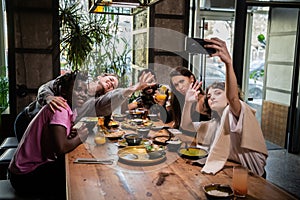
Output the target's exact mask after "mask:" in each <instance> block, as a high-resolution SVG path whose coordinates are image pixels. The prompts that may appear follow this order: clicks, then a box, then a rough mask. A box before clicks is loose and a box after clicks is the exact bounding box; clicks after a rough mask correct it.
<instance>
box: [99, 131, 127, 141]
mask: <svg viewBox="0 0 300 200" xmlns="http://www.w3.org/2000/svg"><path fill="white" fill-rule="evenodd" d="M103 131H104V136H105V137H106V138H108V139H111V140H115V139H119V138H122V137H123V135H125V133H126V132H125V131H123V130H103Z"/></svg>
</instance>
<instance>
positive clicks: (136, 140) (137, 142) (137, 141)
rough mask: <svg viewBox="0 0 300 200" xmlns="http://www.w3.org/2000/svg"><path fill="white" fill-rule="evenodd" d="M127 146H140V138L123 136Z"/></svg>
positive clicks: (132, 135) (136, 135) (128, 135)
mask: <svg viewBox="0 0 300 200" xmlns="http://www.w3.org/2000/svg"><path fill="white" fill-rule="evenodd" d="M124 138H125V140H126V142H127V144H128V146H137V145H140V144H141V142H142V139H143V138H142V137H140V136H139V135H138V134H135V133H131V134H127V135H125V136H124Z"/></svg>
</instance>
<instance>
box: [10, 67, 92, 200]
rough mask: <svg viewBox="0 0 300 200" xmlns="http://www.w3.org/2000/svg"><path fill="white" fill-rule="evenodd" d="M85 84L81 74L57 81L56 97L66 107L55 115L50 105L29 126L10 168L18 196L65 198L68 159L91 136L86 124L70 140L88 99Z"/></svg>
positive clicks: (68, 75) (74, 74)
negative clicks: (78, 115) (66, 163)
mask: <svg viewBox="0 0 300 200" xmlns="http://www.w3.org/2000/svg"><path fill="white" fill-rule="evenodd" d="M85 80H86V77H82V76H81V75H80V74H77V72H72V73H66V74H64V75H62V76H60V77H59V78H58V79H56V81H55V83H54V88H55V95H56V96H61V97H62V98H64V99H66V102H67V105H66V107H61V108H60V110H55V111H54V112H53V111H52V109H51V108H50V105H49V104H47V105H45V106H44V107H42V109H41V110H40V111H39V112H38V113H37V115H36V116H35V117H34V118H33V120H32V121H31V122H30V124H29V125H28V127H27V129H26V131H25V133H24V135H23V137H22V139H21V141H20V143H19V145H18V147H17V150H16V153H15V155H14V157H13V159H12V161H11V163H10V165H9V174H10V181H11V184H12V186H13V187H14V188H15V190H16V191H17V192H18V193H20V194H25V195H27V194H29V195H37V196H39V197H41V196H42V197H47V198H49V199H51V198H53V199H64V198H65V173H64V155H65V154H66V153H67V152H70V151H72V150H73V149H75V148H76V147H77V146H78V145H79V144H81V143H82V142H83V141H85V140H86V138H87V136H88V130H87V128H86V127H85V124H83V125H82V126H81V127H79V128H78V129H77V134H76V135H75V136H73V137H71V138H69V137H68V136H69V135H70V134H71V131H72V127H73V125H74V120H75V118H76V111H75V110H76V109H77V108H80V107H81V106H82V105H83V104H84V102H85V101H86V99H87V85H86V83H85ZM50 197H51V198H50Z"/></svg>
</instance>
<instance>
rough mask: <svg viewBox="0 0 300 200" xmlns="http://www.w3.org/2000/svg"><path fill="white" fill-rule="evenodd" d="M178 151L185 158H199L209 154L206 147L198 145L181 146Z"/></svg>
mask: <svg viewBox="0 0 300 200" xmlns="http://www.w3.org/2000/svg"><path fill="white" fill-rule="evenodd" d="M178 153H179V155H180V156H181V157H183V158H188V159H192V160H197V159H200V158H204V157H206V156H207V154H208V152H207V151H206V150H205V149H202V148H198V147H187V148H180V149H179V150H178Z"/></svg>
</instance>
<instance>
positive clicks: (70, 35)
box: [59, 2, 110, 70]
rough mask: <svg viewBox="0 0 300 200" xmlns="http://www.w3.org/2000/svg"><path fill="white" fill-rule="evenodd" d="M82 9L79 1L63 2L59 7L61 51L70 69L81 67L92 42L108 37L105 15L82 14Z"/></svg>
mask: <svg viewBox="0 0 300 200" xmlns="http://www.w3.org/2000/svg"><path fill="white" fill-rule="evenodd" d="M82 9H83V8H82V5H81V4H80V3H79V2H76V3H73V4H72V3H68V2H64V3H63V5H62V6H60V8H59V11H60V12H59V17H60V23H61V24H60V27H61V40H60V42H61V52H62V56H66V60H67V62H68V65H70V66H71V69H72V70H77V69H81V68H82V65H83V63H84V62H85V60H86V58H87V56H88V54H89V53H90V52H91V51H92V50H93V46H94V44H99V43H101V42H102V40H103V38H104V37H110V35H109V33H108V28H107V23H106V17H105V16H100V15H87V14H83V13H82Z"/></svg>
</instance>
